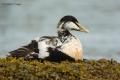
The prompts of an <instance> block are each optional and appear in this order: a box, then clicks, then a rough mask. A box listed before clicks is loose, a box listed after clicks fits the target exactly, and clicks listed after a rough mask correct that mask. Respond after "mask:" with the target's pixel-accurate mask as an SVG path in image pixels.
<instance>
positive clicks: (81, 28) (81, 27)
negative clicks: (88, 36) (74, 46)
mask: <svg viewBox="0 0 120 80" xmlns="http://www.w3.org/2000/svg"><path fill="white" fill-rule="evenodd" d="M76 24H77V26H78V27H79V28H80V30H79V31H80V32H86V33H88V32H89V30H88V29H86V28H85V27H83V26H82V25H81V24H79V23H76Z"/></svg>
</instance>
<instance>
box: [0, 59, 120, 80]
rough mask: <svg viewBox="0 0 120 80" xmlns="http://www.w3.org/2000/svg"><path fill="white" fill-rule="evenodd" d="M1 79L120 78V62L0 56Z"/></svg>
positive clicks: (119, 79)
mask: <svg viewBox="0 0 120 80" xmlns="http://www.w3.org/2000/svg"><path fill="white" fill-rule="evenodd" d="M0 80H120V63H118V62H116V61H114V60H106V59H100V60H85V61H77V62H69V61H63V62H60V63H56V62H49V61H43V62H41V61H40V60H39V61H38V60H31V61H25V60H24V59H22V58H20V59H15V58H0Z"/></svg>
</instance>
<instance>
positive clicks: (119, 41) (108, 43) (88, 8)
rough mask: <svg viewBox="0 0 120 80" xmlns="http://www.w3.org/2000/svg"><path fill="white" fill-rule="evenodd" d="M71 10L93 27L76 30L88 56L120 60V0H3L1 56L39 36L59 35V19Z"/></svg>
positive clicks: (1, 6) (85, 56) (88, 26)
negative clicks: (85, 30) (80, 31)
mask: <svg viewBox="0 0 120 80" xmlns="http://www.w3.org/2000/svg"><path fill="white" fill-rule="evenodd" d="M68 14H69V15H73V16H75V17H77V19H78V21H79V22H80V23H81V24H82V25H84V26H85V27H86V28H88V29H89V30H90V33H88V34H87V33H79V32H72V33H73V34H74V35H75V36H77V37H79V38H80V40H81V42H82V44H83V47H84V58H87V59H100V58H107V59H111V58H113V59H114V60H117V61H119V62H120V57H119V56H120V0H0V57H5V56H6V54H7V52H9V51H11V50H14V49H17V48H19V47H20V46H23V45H25V44H27V43H29V42H30V40H32V39H34V38H35V37H37V36H44V35H57V33H56V26H57V23H58V21H59V20H60V19H61V17H63V16H65V15H68Z"/></svg>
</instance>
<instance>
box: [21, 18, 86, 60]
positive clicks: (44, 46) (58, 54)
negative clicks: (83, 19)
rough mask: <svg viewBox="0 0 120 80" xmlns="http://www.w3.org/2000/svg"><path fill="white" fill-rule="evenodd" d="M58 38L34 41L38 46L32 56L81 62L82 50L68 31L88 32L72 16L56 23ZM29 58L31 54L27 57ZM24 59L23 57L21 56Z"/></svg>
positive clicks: (43, 38) (50, 37) (44, 38)
mask: <svg viewBox="0 0 120 80" xmlns="http://www.w3.org/2000/svg"><path fill="white" fill-rule="evenodd" d="M57 30H58V36H54V37H53V36H43V37H40V38H39V37H38V38H36V39H35V41H36V42H37V45H38V47H37V48H38V52H37V53H36V52H35V51H34V50H33V52H34V53H32V55H34V54H35V55H36V54H37V56H38V58H41V59H47V60H53V61H56V60H65V59H70V60H82V55H83V49H82V45H81V42H80V40H79V39H78V38H76V37H75V36H73V35H72V34H71V33H70V30H75V31H81V32H88V31H87V30H86V29H85V28H83V27H81V26H80V24H79V23H78V21H77V19H76V18H75V17H73V16H64V17H63V18H62V19H61V20H60V22H59V23H58V27H57ZM27 56H28V57H31V53H29V55H27ZM23 57H24V56H23Z"/></svg>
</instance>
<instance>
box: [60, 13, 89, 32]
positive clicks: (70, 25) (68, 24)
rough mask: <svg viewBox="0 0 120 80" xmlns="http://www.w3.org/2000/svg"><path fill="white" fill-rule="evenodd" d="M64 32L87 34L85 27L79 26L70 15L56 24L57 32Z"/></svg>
mask: <svg viewBox="0 0 120 80" xmlns="http://www.w3.org/2000/svg"><path fill="white" fill-rule="evenodd" d="M65 30H75V31H80V32H89V31H88V30H87V29H86V28H85V27H83V26H81V24H80V23H79V22H78V20H77V19H76V18H75V17H74V16H71V15H67V16H64V17H63V18H62V19H61V20H60V21H59V23H58V31H65Z"/></svg>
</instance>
